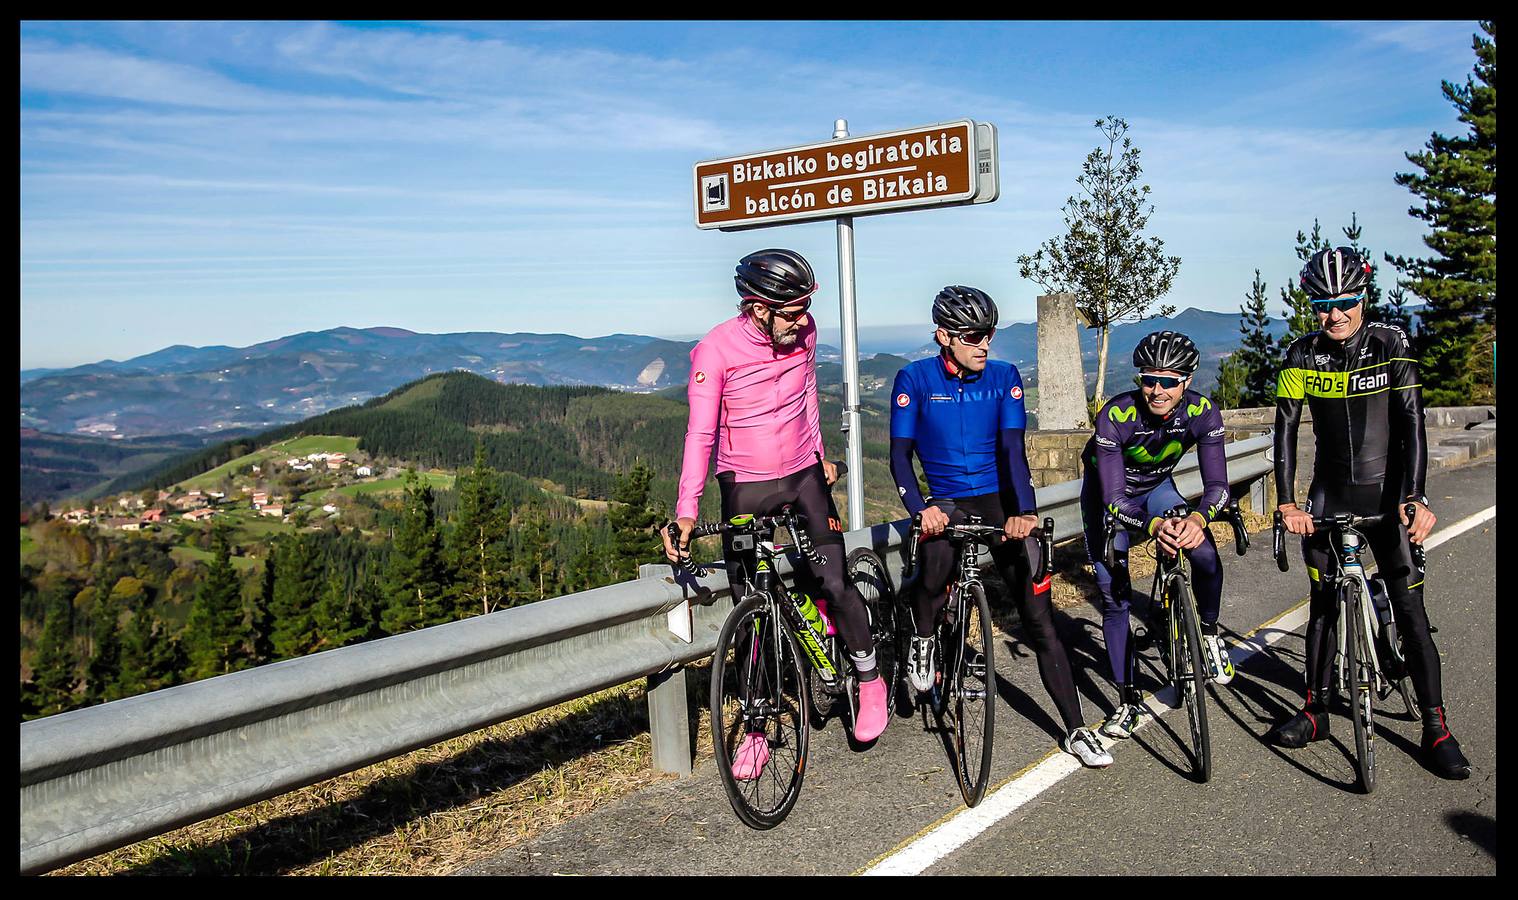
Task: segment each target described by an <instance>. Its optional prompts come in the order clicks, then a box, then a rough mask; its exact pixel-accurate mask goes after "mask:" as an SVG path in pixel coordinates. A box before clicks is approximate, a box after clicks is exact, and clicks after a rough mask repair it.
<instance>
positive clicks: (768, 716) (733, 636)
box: [711, 594, 811, 829]
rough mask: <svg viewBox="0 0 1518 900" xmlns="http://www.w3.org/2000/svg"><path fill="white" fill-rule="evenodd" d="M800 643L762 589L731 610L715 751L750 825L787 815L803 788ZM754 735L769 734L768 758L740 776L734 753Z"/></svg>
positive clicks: (718, 657) (714, 700) (719, 661)
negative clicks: (747, 775)
mask: <svg viewBox="0 0 1518 900" xmlns="http://www.w3.org/2000/svg"><path fill="white" fill-rule="evenodd" d="M799 651H800V648H798V647H797V646H796V638H795V636H794V635H792V634H791V631H790V629H789V628H788V627H787V626H786V623H785V621H784V620H783V619H779V620H777V619H776V617H775V616H774V614H773V612H772V607H771V606H770V605H769V604H768V603H767V602H766V598H765V597H764V596H763V595H757V594H756V595H750V596H749V597H747V598H746V599H744V600H743V601H742V602H741V603H739V604H738V605H737V606H735V607H733V611H732V612H731V613H730V614H728V617H727V621H726V622H724V623H722V632H721V634H720V635H719V636H718V638H717V651H716V653H715V655H714V656H713V657H712V687H711V714H712V750H713V754H714V756H715V757H716V759H717V771H718V772H720V773H721V774H722V786H723V787H724V788H726V789H727V798H728V800H729V801H730V802H731V803H732V805H733V812H735V813H737V814H738V818H739V819H741V820H742V821H743V823H744V824H746V825H748V826H749V827H750V828H757V829H766V828H773V827H775V826H776V825H779V824H780V823H781V822H782V821H784V820H785V817H786V816H787V815H788V814H789V813H790V811H791V807H793V806H795V805H796V798H797V797H798V796H799V795H800V793H801V780H802V776H803V774H804V772H805V770H806V752H807V742H808V740H809V739H810V735H811V731H810V728H809V725H808V721H807V716H808V712H809V710H808V707H809V705H810V704H809V703H808V698H807V690H806V678H805V675H804V673H803V671H802V662H801V657H800V652H799ZM751 734H758V735H762V736H763V739H764V741H765V745H766V748H767V750H768V759H767V761H766V762H765V763H764V765H763V766H762V767H761V768H760V770H759V772H758V773H757V775H756V776H755V777H753V778H749V779H746V780H743V781H740V780H738V779H737V778H736V777H735V776H734V775H733V757H734V755H735V754H737V753H738V751H739V748H740V747H742V746H744V744H745V742H747V741H748V740H749V736H750V735H751Z"/></svg>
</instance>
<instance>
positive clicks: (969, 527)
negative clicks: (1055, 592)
mask: <svg viewBox="0 0 1518 900" xmlns="http://www.w3.org/2000/svg"><path fill="white" fill-rule="evenodd" d="M972 518H974V519H979V516H972ZM940 533H941V534H944V535H948V536H949V537H951V538H958V539H961V540H978V541H980V542H981V543H983V544H985V545H987V546H990V544H991V539H994V538H996V537H998V536H1000V537H1005V535H1006V529H1005V527H1004V526H1002V525H982V524H980V523H979V522H978V521H976V522H969V523H965V524H960V525H947V526H945V527H944V530H943V531H942V532H940ZM1028 537H1031V538H1033V539H1035V540H1037V541H1038V542H1039V544H1040V546H1041V547H1042V549H1043V553H1042V554H1041V555H1042V556H1043V559H1042V560H1041V561H1040V563H1039V570H1038V573H1037V574H1036V575H1034V576H1033V580H1034V581H1043V580H1044V577H1045V576H1046V575H1048V574H1049V572H1050V571H1051V570H1052V569H1053V568H1054V562H1053V560H1054V519H1053V518H1051V517H1048V516H1045V517H1044V522H1043V527H1042V528H1039V527H1034V528H1033V529H1031V530H1030V531H1029V532H1028ZM921 540H922V513H918V514H917V515H915V516H913V517H912V527H911V528H910V529H908V530H907V567H906V571H905V572H903V573H902V577H903V578H911V577H912V575H913V573H915V572H916V571H917V545H918V543H919V542H921Z"/></svg>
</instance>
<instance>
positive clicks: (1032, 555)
mask: <svg viewBox="0 0 1518 900" xmlns="http://www.w3.org/2000/svg"><path fill="white" fill-rule="evenodd" d="M933 505H934V506H937V507H938V508H939V509H942V510H943V511H944V512H946V513H948V514H949V521H951V522H953V523H954V524H956V525H958V524H963V523H964V522H965V521H966V519H967V518H968V516H969V515H971V514H974V515H978V516H980V521H981V524H983V525H1003V524H1005V523H1006V521H1007V516H1006V514H1005V513H1003V512H1002V504H1001V497H1000V496H998V495H997V494H982V495H981V496H979V497H964V498H961V499H958V500H934V501H933ZM1042 553H1043V549H1042V548H1041V547H1040V546H1039V543H1038V541H1037V540H1034V539H1033V538H1026V539H1024V540H1022V541H1004V542H1002V543H1001V544H999V545H998V546H996V547H994V548H992V550H991V561H992V562H994V563H995V564H996V570H997V572H999V573H1000V574H1001V578H1002V581H1004V582H1006V584H1007V588H1008V590H1010V591H1011V593H1012V596H1013V597H1016V598H1017V611H1018V613H1019V614H1020V615H1021V616H1022V623H1023V630H1024V632H1025V633H1026V634H1027V640H1028V643H1029V644H1030V645H1031V646H1032V647H1033V652H1034V653H1035V654H1036V655H1037V656H1038V674H1039V677H1040V678H1042V679H1043V682H1044V690H1046V691H1048V692H1049V696H1050V697H1052V698H1053V699H1054V705H1055V706H1056V707H1057V708H1058V709H1059V715H1060V718H1062V719H1064V720H1065V730H1066V731H1074V730H1075V729H1077V728H1080V727H1081V726H1083V725H1085V724H1086V723H1085V719H1084V718H1082V716H1081V703H1080V695H1078V694H1077V693H1076V692H1075V676H1074V673H1073V672H1072V671H1071V669H1070V657H1069V655H1068V654H1066V653H1065V645H1064V643H1063V642H1061V641H1060V639H1059V632H1058V631H1056V630H1055V628H1054V605H1053V604H1052V603H1051V602H1050V598H1051V597H1052V592H1051V591H1050V589H1049V580H1048V579H1047V578H1046V579H1045V580H1044V581H1043V582H1041V583H1040V584H1038V585H1035V584H1033V577H1032V576H1033V570H1034V568H1035V567H1036V561H1037V560H1038V559H1039V557H1040V555H1041V554H1042ZM954 565H955V554H954V548H953V546H952V545H950V543H949V542H948V541H947V540H944V539H941V538H937V539H935V538H928V539H926V540H924V541H922V543H921V544H919V545H918V550H917V570H918V572H919V573H920V574H919V577H917V578H916V579H914V580H913V581H912V582H911V583H909V584H908V585H906V586H905V587H904V589H903V590H904V593H905V599H906V601H907V603H908V604H910V605H911V607H912V609H913V610H914V611H915V614H916V617H917V633H918V635H919V636H921V637H927V636H928V635H930V634H932V633H933V623H934V622H936V621H937V620H938V614H939V612H940V611H941V610H943V608H944V606H946V605H947V604H948V602H949V596H948V591H947V590H946V588H948V586H949V579H950V578H952V577H954V576H955V575H957V574H958V573H957V572H956V571H955V570H954Z"/></svg>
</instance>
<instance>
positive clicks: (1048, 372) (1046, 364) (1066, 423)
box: [1038, 294, 1091, 431]
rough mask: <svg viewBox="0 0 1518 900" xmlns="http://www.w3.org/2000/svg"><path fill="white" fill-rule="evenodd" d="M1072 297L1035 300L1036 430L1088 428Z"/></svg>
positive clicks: (1048, 296)
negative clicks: (1036, 341)
mask: <svg viewBox="0 0 1518 900" xmlns="http://www.w3.org/2000/svg"><path fill="white" fill-rule="evenodd" d="M1080 328H1081V319H1080V315H1079V314H1078V313H1077V312H1076V309H1075V295H1074V294H1045V295H1044V296H1042V297H1039V298H1038V428H1039V430H1040V431H1047V430H1050V429H1065V428H1083V429H1084V428H1090V427H1091V420H1090V418H1089V417H1088V416H1087V415H1086V372H1085V369H1084V367H1083V366H1082V365H1081V345H1080Z"/></svg>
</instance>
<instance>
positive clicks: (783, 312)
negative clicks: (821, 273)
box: [744, 297, 812, 322]
mask: <svg viewBox="0 0 1518 900" xmlns="http://www.w3.org/2000/svg"><path fill="white" fill-rule="evenodd" d="M744 299H745V300H757V301H759V302H760V303H762V304H764V308H765V309H767V310H769V311H770V312H771V313H772V314H774V315H776V316H779V317H780V318H781V319H783V320H785V321H787V322H794V321H796V320H797V319H799V318H801V317H802V316H804V315H806V312H807V310H809V309H811V308H812V298H811V297H807V298H806V299H805V300H802V301H800V302H801V308H800V309H796V310H791V309H787V308H786V307H789V306H793V305H795V304H794V303H787V304H786V306H785V307H781V306H776V305H774V304H772V303H770V302H769V301H768V300H765V299H764V298H763V297H745V298H744Z"/></svg>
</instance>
